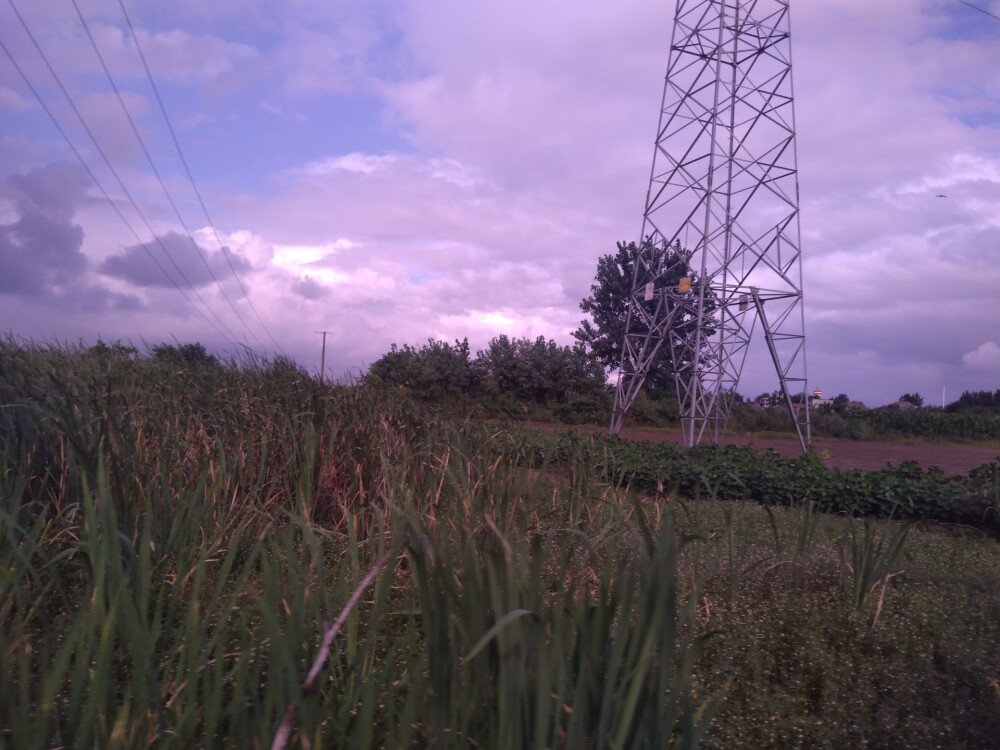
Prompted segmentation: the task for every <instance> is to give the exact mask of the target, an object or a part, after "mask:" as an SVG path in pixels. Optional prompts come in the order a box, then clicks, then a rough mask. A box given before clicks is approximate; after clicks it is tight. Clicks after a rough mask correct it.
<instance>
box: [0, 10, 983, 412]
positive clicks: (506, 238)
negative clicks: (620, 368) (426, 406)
mask: <svg viewBox="0 0 1000 750" xmlns="http://www.w3.org/2000/svg"><path fill="white" fill-rule="evenodd" d="M123 1H124V10H125V11H126V12H127V17H126V14H125V13H123V8H122V6H121V5H120V4H119V0H77V2H76V7H74V3H73V0H30V2H29V0H0V42H2V43H3V45H4V47H5V48H6V49H7V51H8V52H9V53H10V56H8V55H7V54H6V53H4V52H3V50H0V332H3V333H8V334H12V335H14V336H16V337H21V338H24V339H32V340H35V341H39V342H41V341H45V342H57V341H65V342H70V343H76V342H83V343H85V344H90V343H93V342H94V341H96V340H98V339H99V338H100V339H101V340H104V341H106V342H112V341H115V340H121V341H123V342H132V343H133V344H135V345H137V346H140V347H142V346H143V345H144V344H145V345H155V344H158V343H161V342H167V343H189V342H201V343H204V344H205V345H206V346H207V347H208V348H209V349H210V350H212V351H215V352H220V353H230V354H235V353H238V352H240V351H242V350H243V349H244V348H246V347H249V348H251V349H253V350H255V351H257V352H262V353H266V354H268V355H273V354H274V353H283V354H286V355H287V356H290V357H293V358H294V359H296V360H297V361H298V362H300V363H301V364H302V365H303V366H305V367H307V368H309V369H310V370H312V371H314V372H315V371H318V369H319V365H320V345H321V340H322V337H321V336H320V335H319V333H317V332H319V331H329V332H331V334H330V335H328V336H327V351H326V373H327V376H328V377H334V378H350V377H355V376H357V375H358V374H360V373H363V372H364V371H365V370H366V369H367V367H368V366H369V365H370V364H371V363H372V362H374V361H375V360H376V359H378V358H379V357H380V356H381V355H382V354H384V353H385V352H386V351H388V350H389V347H390V345H391V344H392V343H397V344H400V345H402V344H410V345H415V346H419V345H421V344H422V343H425V342H426V341H427V340H428V338H434V339H443V340H447V341H454V340H456V339H462V338H466V337H467V338H468V339H469V342H470V345H471V346H472V349H473V351H475V350H477V349H479V348H482V347H484V346H485V345H486V344H487V343H488V342H489V341H490V340H491V339H492V338H494V337H496V336H499V335H501V334H506V335H508V336H516V337H521V336H528V337H531V338H535V337H537V336H545V337H547V338H552V339H555V340H556V341H558V342H559V343H562V344H572V343H573V341H574V340H573V338H572V332H573V330H574V329H576V328H577V327H578V326H579V325H580V322H581V320H582V318H583V314H582V313H581V311H580V309H579V303H580V300H581V299H583V298H584V297H585V296H586V295H587V294H589V287H590V285H591V283H593V279H594V273H595V271H596V266H597V260H598V258H599V257H600V256H602V255H605V254H609V253H612V252H614V251H615V243H616V242H617V241H629V240H635V239H637V234H638V233H639V232H640V230H641V226H642V211H643V203H644V200H645V195H646V188H647V183H648V180H649V169H650V164H651V160H652V154H653V141H654V137H655V132H656V125H657V118H658V112H659V105H660V98H661V96H662V88H663V76H664V73H665V70H666V65H667V55H668V48H669V43H670V33H671V28H672V20H673V13H674V3H673V2H672V1H671V0H656V1H654V0H616V2H613V3H611V2H597V1H596V0H574V1H572V2H570V0H549V1H547V2H543V3H539V2H537V1H536V0H532V1H531V2H528V1H526V0H504V2H499V1H496V0H482V1H481V2H469V1H468V0H461V1H460V0H434V1H433V2H431V1H430V0H357V1H356V2H354V1H350V0H216V1H215V2H211V3H205V2H203V1H202V0H169V2H166V1H164V0H143V2H137V1H136V0H123ZM973 4H975V5H978V6H979V7H980V8H982V9H984V10H987V11H989V12H991V13H993V14H994V15H997V16H1000V0H975V1H974V3H973ZM15 8H16V11H19V12H20V15H21V16H22V18H23V20H24V22H25V24H26V25H27V27H28V30H30V32H31V35H30V36H29V34H28V33H27V32H26V30H25V28H24V26H22V24H21V21H20V20H19V19H18V16H17V14H16V12H15ZM77 8H79V14H78V12H77ZM81 15H82V18H83V20H82V21H81ZM791 24H792V29H791V30H792V45H793V61H794V62H793V65H794V68H793V75H794V85H795V107H796V122H797V131H798V142H797V149H798V168H799V179H800V186H801V199H800V200H801V203H800V209H801V226H802V238H803V276H804V287H805V294H804V300H805V315H806V348H807V357H808V360H807V362H808V375H809V387H810V389H812V388H814V387H816V388H820V389H822V391H823V393H824V395H826V396H833V395H837V394H840V393H846V394H848V395H849V396H850V397H851V398H853V399H856V400H861V401H864V402H865V403H867V404H868V405H870V406H876V405H880V404H884V403H887V402H890V401H893V400H895V399H897V398H898V397H899V396H900V395H902V394H903V393H906V392H919V393H921V394H922V395H923V396H924V398H925V400H926V401H927V402H928V403H932V404H933V403H940V402H941V399H942V395H944V398H945V399H946V400H947V401H949V402H950V401H953V400H954V399H956V398H957V397H958V396H959V394H960V393H961V392H962V391H964V390H987V389H988V390H995V389H997V388H1000V20H996V19H994V18H991V17H990V16H988V15H986V14H984V13H981V12H977V11H976V10H975V9H973V8H970V7H968V5H966V4H964V3H961V2H958V1H957V0H880V1H879V2H877V3H876V2H871V0H802V1H801V2H798V1H797V2H795V3H793V7H792V11H791ZM32 37H33V39H34V41H33V40H32ZM136 41H138V47H137V45H136V43H135V42H136ZM36 42H37V45H38V47H40V48H41V50H42V52H44V55H45V60H47V61H48V65H51V67H52V69H53V70H54V71H55V73H56V74H57V75H58V76H59V80H60V81H61V87H60V85H59V84H57V83H56V81H55V79H54V78H53V76H52V73H51V72H50V70H49V69H48V67H47V63H46V62H45V60H43V58H42V56H40V54H39V52H38V49H37V48H36V46H35V43H36ZM95 46H96V48H97V49H98V50H99V51H100V54H101V57H100V58H99V57H98V55H97V54H96V53H95ZM138 50H141V52H142V54H143V56H144V57H145V65H144V62H143V58H142V57H140V54H139V51H138ZM11 57H12V58H13V62H12V60H11ZM102 59H103V62H102ZM14 63H16V66H15V64H14ZM105 67H106V69H107V71H108V73H110V80H111V81H112V82H113V85H112V83H111V82H109V76H108V75H107V74H106V72H105ZM146 67H148V69H149V71H150V74H151V75H150V76H147V73H146V69H145V68H146ZM18 69H20V71H21V72H23V74H24V76H25V77H26V78H27V80H28V82H30V86H29V85H28V83H26V82H25V80H24V77H22V75H21V73H20V72H19V70H18ZM151 80H152V84H151ZM153 84H155V89H154V87H153ZM32 87H33V88H34V90H35V92H37V94H38V95H39V97H40V98H41V101H42V102H43V103H44V106H43V104H41V103H39V101H38V99H36V96H35V93H34V92H33V91H32ZM62 88H64V89H65V91H66V92H67V93H68V94H69V97H70V99H67V98H66V96H64V93H63V91H62V90H61V89H62ZM115 89H117V94H116V91H115ZM118 95H120V97H121V102H122V103H124V107H125V109H126V110H127V112H128V116H126V115H125V113H124V112H123V109H122V104H121V103H120V102H119V99H118ZM70 100H71V101H72V104H71V103H70ZM161 102H162V109H161ZM46 109H48V111H49V112H51V115H52V116H53V117H54V118H55V120H56V122H58V124H59V128H57V127H56V126H55V125H54V124H53V122H52V119H50V117H49V115H48V114H47V112H46ZM163 110H165V111H166V113H167V116H168V119H167V118H165V117H164V115H163ZM75 112H78V113H79V115H80V117H79V118H78V116H77V114H75ZM81 118H82V123H85V126H84V125H83V124H81ZM60 128H61V130H62V132H63V133H65V135H66V136H67V137H68V139H69V141H70V142H71V143H72V147H71V146H70V145H68V144H67V141H66V139H64V137H63V135H62V134H61V133H60ZM88 131H89V133H90V134H92V136H93V140H92V139H91V135H88ZM137 134H138V136H140V137H141V138H140V137H137ZM95 142H96V143H97V144H99V146H100V148H99V149H98V147H97V146H96V145H95ZM175 143H176V144H178V145H179V147H180V148H179V150H178V148H177V147H176V145H175ZM74 149H75V153H74ZM102 153H103V156H102ZM181 155H182V156H181ZM78 157H79V158H78ZM182 157H183V158H182ZM81 158H82V160H83V162H84V163H85V164H86V167H84V166H82V165H81V161H80V159H81ZM938 196H945V197H938ZM196 246H197V249H196ZM167 253H169V255H168V254H167ZM768 368H769V365H768V363H766V362H764V363H763V364H761V363H758V362H751V363H748V366H747V369H746V370H745V372H744V379H743V381H742V382H741V384H740V386H739V390H740V391H741V392H742V393H744V394H746V395H748V396H754V395H756V394H758V393H761V392H764V391H771V390H774V389H775V388H776V387H777V379H776V376H775V375H774V373H773V370H771V371H769V370H768ZM772 381H773V382H772Z"/></svg>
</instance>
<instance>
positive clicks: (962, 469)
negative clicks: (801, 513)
mask: <svg viewBox="0 0 1000 750" xmlns="http://www.w3.org/2000/svg"><path fill="white" fill-rule="evenodd" d="M531 426H532V427H537V428H539V429H543V430H546V431H547V432H551V431H552V430H553V426H552V425H544V424H533V425H531ZM577 429H579V430H580V431H581V432H590V433H596V432H602V431H603V430H601V428H597V427H578V428H577ZM622 437H624V438H628V439H629V440H648V441H650V442H654V443H663V442H671V443H680V442H682V437H681V433H680V432H678V431H668V430H655V429H643V428H626V429H624V430H622ZM723 443H724V444H726V445H752V446H753V447H754V448H755V449H757V450H766V449H768V448H773V449H774V450H776V451H777V452H778V453H780V454H781V455H783V456H799V455H801V453H802V449H801V448H800V447H799V442H798V440H795V439H794V438H774V437H761V436H757V435H752V434H743V435H727V436H726V437H725V439H724V440H723ZM813 447H814V448H815V449H816V452H817V453H819V454H820V456H823V460H824V462H825V463H826V464H827V466H835V467H837V468H840V469H865V470H866V471H870V470H872V469H882V468H885V465H886V464H894V465H898V464H901V463H903V462H904V461H916V462H917V463H918V464H919V465H920V466H922V467H923V468H925V469H927V468H930V467H932V466H933V467H937V468H939V469H941V470H942V471H944V472H945V473H946V474H967V473H968V472H969V470H970V469H974V468H975V467H977V466H981V465H983V464H986V463H989V462H990V461H992V460H993V459H994V458H998V457H1000V443H995V444H989V443H986V444H984V443H975V444H970V445H961V444H955V443H930V442H925V441H920V442H914V443H882V442H860V441H855V440H832V439H825V438H818V439H815V440H813Z"/></svg>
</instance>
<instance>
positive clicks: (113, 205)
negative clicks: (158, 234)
mask: <svg viewBox="0 0 1000 750" xmlns="http://www.w3.org/2000/svg"><path fill="white" fill-rule="evenodd" d="M0 49H3V51H4V53H5V54H6V55H7V58H8V59H9V60H10V62H11V64H12V65H13V66H14V69H15V70H16V71H17V72H18V73H19V74H20V75H21V78H22V79H23V80H24V83H25V85H26V86H27V87H28V89H29V90H30V91H31V93H32V94H34V96H35V99H36V100H37V101H38V103H39V104H40V105H41V107H42V109H43V110H45V114H47V115H48V116H49V119H50V120H51V121H52V124H53V125H54V126H55V128H56V130H58V131H59V134H60V135H61V136H62V137H63V140H64V141H66V145H68V146H69V147H70V150H71V151H72V152H73V154H74V156H76V158H77V161H79V162H80V164H81V165H82V166H83V168H84V169H85V170H86V171H87V174H88V175H90V179H91V180H93V181H94V184H95V185H97V189H98V190H100V191H101V194H102V195H103V196H104V199H105V200H106V201H107V202H108V205H110V206H111V208H112V209H113V210H114V212H115V213H116V214H118V218H120V219H121V220H122V223H123V224H125V226H126V227H127V228H128V230H129V231H130V232H131V233H132V236H134V237H135V239H136V242H138V243H139V245H140V247H142V249H143V250H145V251H146V254H147V255H148V256H149V258H150V260H152V261H153V263H155V264H156V267H157V268H159V269H160V271H162V272H163V275H164V276H166V277H167V280H168V281H169V282H170V283H171V284H173V286H174V289H176V290H177V291H178V292H180V293H181V296H182V297H184V300H185V301H186V302H187V303H188V304H189V305H191V307H193V308H194V311H195V312H196V313H198V314H199V315H200V316H201V317H202V318H203V319H204V320H205V322H206V323H208V324H209V325H210V326H211V327H212V328H213V329H215V332H216V333H218V334H219V335H220V336H222V337H223V338H224V339H226V340H227V341H230V343H234V342H232V341H231V340H230V339H229V337H228V336H226V334H225V333H223V332H222V331H221V330H220V329H219V328H218V326H216V325H215V323H213V322H212V321H211V320H210V319H209V318H208V317H207V316H206V315H205V313H204V312H202V310H201V308H199V307H198V306H197V305H196V304H195V303H194V302H192V301H191V298H190V297H188V296H187V293H185V291H184V290H183V289H181V288H180V286H179V285H178V284H177V282H176V281H175V280H174V278H173V277H172V276H171V275H170V274H169V273H168V272H167V269H165V268H164V267H163V265H162V264H161V263H160V261H159V260H158V259H157V258H156V256H155V255H153V252H152V251H151V250H150V249H149V247H148V246H147V245H146V243H145V242H143V241H142V239H141V238H140V237H139V233H138V232H136V231H135V229H134V228H133V227H132V224H131V223H129V221H128V219H126V218H125V215H124V214H123V213H122V212H121V209H120V208H118V204H116V203H115V201H114V200H113V199H112V198H111V196H110V195H109V194H108V191H107V190H105V189H104V186H103V185H102V184H101V181H100V180H98V179H97V175H95V174H94V171H93V170H92V169H91V168H90V165H88V164H87V162H86V160H84V158H83V155H82V154H81V153H80V152H79V150H77V148H76V146H75V145H73V141H72V140H70V138H69V136H68V135H67V134H66V131H65V130H63V128H62V126H61V125H60V124H59V121H58V120H57V119H56V117H55V115H54V114H53V113H52V110H50V109H49V107H48V105H47V104H46V103H45V101H44V100H43V99H42V97H41V95H40V94H39V93H38V90H37V89H36V88H35V87H34V85H33V84H32V83H31V80H30V79H29V78H28V76H27V74H26V73H25V72H24V70H22V68H21V66H20V65H19V64H18V62H17V60H15V59H14V56H13V55H12V54H11V51H10V50H9V49H7V45H6V44H4V43H3V39H0ZM147 226H148V225H147Z"/></svg>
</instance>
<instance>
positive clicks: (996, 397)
mask: <svg viewBox="0 0 1000 750" xmlns="http://www.w3.org/2000/svg"><path fill="white" fill-rule="evenodd" d="M946 411H948V412H957V411H996V412H1000V388H998V389H997V390H996V391H995V392H993V393H991V392H990V391H963V392H962V395H961V396H960V397H959V399H958V401H954V402H952V403H950V404H948V408H947V409H946Z"/></svg>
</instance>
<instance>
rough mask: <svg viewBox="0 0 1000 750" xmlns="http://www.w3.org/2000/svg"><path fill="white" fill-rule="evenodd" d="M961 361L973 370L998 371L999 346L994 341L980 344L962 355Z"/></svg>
mask: <svg viewBox="0 0 1000 750" xmlns="http://www.w3.org/2000/svg"><path fill="white" fill-rule="evenodd" d="M962 363H963V364H964V365H965V366H966V367H969V368H971V369H973V370H988V371H990V372H993V373H1000V346H997V344H996V342H995V341H987V342H985V343H983V344H980V345H979V348H977V349H976V350H975V351H971V352H968V353H967V354H964V355H963V356H962Z"/></svg>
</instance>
